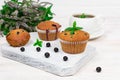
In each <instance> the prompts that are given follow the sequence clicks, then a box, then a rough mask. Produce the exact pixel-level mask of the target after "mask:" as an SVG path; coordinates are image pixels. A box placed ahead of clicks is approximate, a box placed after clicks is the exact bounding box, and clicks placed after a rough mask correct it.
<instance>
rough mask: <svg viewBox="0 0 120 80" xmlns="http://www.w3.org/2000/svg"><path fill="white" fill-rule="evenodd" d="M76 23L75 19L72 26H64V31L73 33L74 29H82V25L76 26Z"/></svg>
mask: <svg viewBox="0 0 120 80" xmlns="http://www.w3.org/2000/svg"><path fill="white" fill-rule="evenodd" d="M76 25H77V23H76V21H74V22H73V26H72V27H68V28H66V29H65V31H70V34H71V35H73V34H74V33H75V31H77V30H81V29H83V28H82V27H77V26H76Z"/></svg>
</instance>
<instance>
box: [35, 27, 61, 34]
mask: <svg viewBox="0 0 120 80" xmlns="http://www.w3.org/2000/svg"><path fill="white" fill-rule="evenodd" d="M36 30H37V32H40V33H46V30H40V29H38V28H37V27H36ZM59 31H60V28H58V32H59ZM55 32H56V30H49V33H55Z"/></svg>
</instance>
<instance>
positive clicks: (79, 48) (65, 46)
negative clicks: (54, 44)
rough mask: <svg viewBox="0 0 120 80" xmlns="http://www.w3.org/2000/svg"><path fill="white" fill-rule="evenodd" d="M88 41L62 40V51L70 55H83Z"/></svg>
mask: <svg viewBox="0 0 120 80" xmlns="http://www.w3.org/2000/svg"><path fill="white" fill-rule="evenodd" d="M87 41H88V40H86V41H79V42H69V41H64V40H60V42H61V46H62V50H63V51H64V52H66V53H69V54H79V53H82V52H83V51H84V50H85V47H86V44H87Z"/></svg>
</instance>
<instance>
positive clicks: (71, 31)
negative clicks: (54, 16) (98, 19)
mask: <svg viewBox="0 0 120 80" xmlns="http://www.w3.org/2000/svg"><path fill="white" fill-rule="evenodd" d="M81 29H82V27H78V26H77V23H76V21H74V22H73V25H72V26H71V27H68V28H66V29H65V31H63V32H61V33H59V38H60V39H61V40H65V41H70V42H78V41H85V40H88V39H89V34H88V33H87V32H85V31H82V30H81Z"/></svg>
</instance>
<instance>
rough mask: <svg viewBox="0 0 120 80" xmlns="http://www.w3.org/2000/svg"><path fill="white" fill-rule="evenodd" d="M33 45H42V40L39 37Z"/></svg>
mask: <svg viewBox="0 0 120 80" xmlns="http://www.w3.org/2000/svg"><path fill="white" fill-rule="evenodd" d="M33 46H39V47H42V41H39V39H36V42H35V43H34V44H33Z"/></svg>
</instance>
